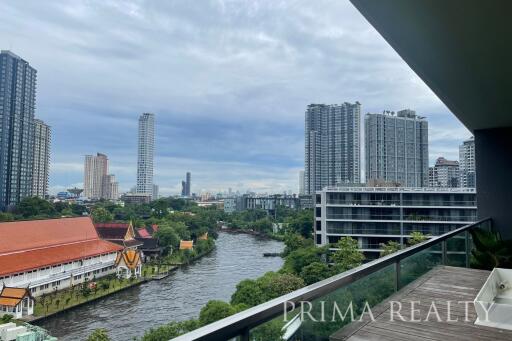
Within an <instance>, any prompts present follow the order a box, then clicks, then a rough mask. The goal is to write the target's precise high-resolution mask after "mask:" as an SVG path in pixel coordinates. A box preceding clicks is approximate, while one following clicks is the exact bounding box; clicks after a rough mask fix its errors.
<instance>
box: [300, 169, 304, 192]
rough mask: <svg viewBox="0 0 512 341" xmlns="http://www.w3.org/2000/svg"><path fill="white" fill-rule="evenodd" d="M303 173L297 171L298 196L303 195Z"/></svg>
mask: <svg viewBox="0 0 512 341" xmlns="http://www.w3.org/2000/svg"><path fill="white" fill-rule="evenodd" d="M304 194H305V193H304V171H303V170H301V171H299V195H304Z"/></svg>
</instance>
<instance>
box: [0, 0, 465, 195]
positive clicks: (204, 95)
mask: <svg viewBox="0 0 512 341" xmlns="http://www.w3.org/2000/svg"><path fill="white" fill-rule="evenodd" d="M0 48H1V49H9V50H12V51H13V52H14V53H16V54H18V55H19V56H21V57H22V58H24V59H26V60H27V61H29V63H30V64H31V65H32V66H34V67H35V68H36V69H37V70H38V93H37V110H36V116H37V117H39V118H41V119H43V120H44V121H46V122H47V123H48V124H49V125H51V126H52V129H53V132H52V134H53V137H52V139H53V141H52V164H51V179H50V185H51V191H52V192H56V191H59V190H62V189H64V188H66V187H68V186H70V185H74V184H78V185H81V183H82V181H83V180H82V179H83V157H84V155H86V154H92V153H96V152H102V153H105V154H107V155H108V156H109V159H110V171H111V172H112V173H115V174H116V176H117V177H118V180H119V182H120V187H121V190H128V189H129V188H130V187H132V186H133V185H134V184H135V175H136V159H137V155H136V139H137V119H138V116H139V115H140V113H142V112H153V113H155V114H156V120H157V126H156V131H157V137H156V159H155V167H156V168H155V173H156V175H155V182H156V183H157V184H159V185H160V190H161V193H163V194H174V193H178V192H179V191H180V186H181V184H180V182H181V180H182V178H183V177H184V176H185V172H186V171H191V172H192V178H193V188H192V190H193V191H194V192H200V191H202V190H209V191H218V190H225V189H227V188H228V187H231V188H233V189H234V190H237V189H238V190H242V191H245V190H247V189H251V190H253V191H259V192H282V191H284V190H296V189H297V186H298V171H299V169H301V168H302V167H303V163H304V152H303V149H304V110H305V108H306V106H307V105H308V104H309V103H341V102H345V101H346V102H355V101H359V102H361V103H362V110H363V112H364V113H366V112H381V111H382V110H384V109H389V110H399V109H403V108H411V109H415V110H417V111H418V112H419V113H420V114H421V115H424V116H427V118H428V120H429V122H430V136H429V138H430V159H431V162H433V161H434V160H435V158H437V157H438V156H441V155H442V156H445V157H447V158H453V159H456V158H457V157H458V156H457V154H458V152H457V150H458V145H459V143H460V142H461V141H462V140H463V139H465V138H467V137H469V136H470V134H469V132H468V131H467V130H466V129H465V128H464V127H463V126H462V125H461V124H460V123H459V122H458V121H457V119H456V118H455V117H454V116H453V115H452V114H451V113H450V111H449V110H448V109H447V108H446V107H445V106H444V105H443V104H442V103H441V102H440V101H439V100H438V99H437V97H436V96H435V95H434V94H433V93H432V92H431V91H430V90H429V89H428V88H427V87H426V86H425V85H424V83H423V82H422V81H421V80H420V79H419V78H418V77H417V76H416V75H415V74H414V73H413V72H412V71H411V70H410V69H409V67H408V66H407V65H406V64H405V63H404V62H403V61H402V60H401V59H400V57H399V56H398V55H397V54H396V53H395V52H394V51H393V50H392V49H391V47H390V46H389V45H388V44H387V43H386V42H385V41H384V40H383V39H382V38H381V37H380V36H379V34H378V33H377V32H376V31H375V30H374V29H373V28H372V27H371V26H370V25H369V24H368V23H367V22H366V20H365V19H364V18H363V17H362V16H361V15H360V14H359V12H357V10H356V9H355V8H354V7H353V6H352V5H351V4H350V3H349V2H348V1H344V0H315V1H310V0H300V1H299V0H288V1H278V0H267V1H259V0H253V1H249V0H201V1H191V0H165V1H164V0H162V1H156V0H155V1H142V0H141V1H126V0H119V1H114V0H97V1H93V0H89V1H85V0H84V1H50V0H47V1H40V0H33V1H29V0H24V1H19V0H4V1H2V2H1V3H0Z"/></svg>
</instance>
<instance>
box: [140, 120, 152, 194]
mask: <svg viewBox="0 0 512 341" xmlns="http://www.w3.org/2000/svg"><path fill="white" fill-rule="evenodd" d="M154 153H155V115H154V114H150V113H143V114H142V115H141V116H140V117H139V140H138V158H137V189H136V190H137V193H139V194H149V195H150V197H151V196H152V194H153V158H154Z"/></svg>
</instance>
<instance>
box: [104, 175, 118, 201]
mask: <svg viewBox="0 0 512 341" xmlns="http://www.w3.org/2000/svg"><path fill="white" fill-rule="evenodd" d="M102 186H103V190H102V193H101V197H102V198H103V199H107V200H117V199H119V183H118V182H117V181H116V176H115V175H114V174H107V175H105V176H104V177H103V184H102Z"/></svg>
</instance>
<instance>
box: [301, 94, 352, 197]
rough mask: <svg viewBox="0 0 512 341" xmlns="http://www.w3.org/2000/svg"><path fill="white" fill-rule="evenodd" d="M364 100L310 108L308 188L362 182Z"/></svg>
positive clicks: (306, 177)
mask: <svg viewBox="0 0 512 341" xmlns="http://www.w3.org/2000/svg"><path fill="white" fill-rule="evenodd" d="M360 116H361V104H360V103H359V102H356V103H355V104H351V103H346V102H345V103H343V104H340V105H338V104H332V105H326V104H310V105H308V107H307V109H306V120H305V121H306V122H305V162H304V166H305V167H304V191H305V194H308V195H312V194H314V193H315V191H318V190H321V189H322V188H324V187H326V186H334V185H342V184H353V183H360V179H361V174H360V163H361V162H360V161H361V160H360V159H361V154H360V150H359V149H360V135H361V133H360V123H359V120H360Z"/></svg>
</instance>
